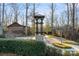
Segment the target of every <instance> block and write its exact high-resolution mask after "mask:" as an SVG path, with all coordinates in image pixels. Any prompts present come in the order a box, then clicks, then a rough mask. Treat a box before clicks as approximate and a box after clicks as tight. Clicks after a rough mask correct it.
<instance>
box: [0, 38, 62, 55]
mask: <svg viewBox="0 0 79 59" xmlns="http://www.w3.org/2000/svg"><path fill="white" fill-rule="evenodd" d="M0 53H14V54H16V55H17V56H46V55H47V56H58V55H61V52H60V53H58V52H57V49H55V48H51V47H49V46H46V45H45V43H44V42H40V41H35V40H28V41H27V40H2V39H1V40H0Z"/></svg>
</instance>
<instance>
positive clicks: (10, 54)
mask: <svg viewBox="0 0 79 59" xmlns="http://www.w3.org/2000/svg"><path fill="white" fill-rule="evenodd" d="M0 56H16V54H14V53H0Z"/></svg>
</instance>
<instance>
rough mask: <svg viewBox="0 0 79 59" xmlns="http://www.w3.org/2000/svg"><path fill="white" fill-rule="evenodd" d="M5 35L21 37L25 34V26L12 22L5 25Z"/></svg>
mask: <svg viewBox="0 0 79 59" xmlns="http://www.w3.org/2000/svg"><path fill="white" fill-rule="evenodd" d="M7 29H8V30H7V36H9V37H23V36H25V26H24V25H20V24H19V23H17V22H14V23H12V24H10V25H9V26H7Z"/></svg>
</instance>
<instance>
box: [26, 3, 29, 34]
mask: <svg viewBox="0 0 79 59" xmlns="http://www.w3.org/2000/svg"><path fill="white" fill-rule="evenodd" d="M28 6H29V5H28V3H26V35H28V31H27V29H28V26H27V25H28Z"/></svg>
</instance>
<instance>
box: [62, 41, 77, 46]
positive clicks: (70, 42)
mask: <svg viewBox="0 0 79 59" xmlns="http://www.w3.org/2000/svg"><path fill="white" fill-rule="evenodd" d="M63 43H67V44H73V45H78V43H77V42H75V41H71V40H65V41H64V42H63Z"/></svg>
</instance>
